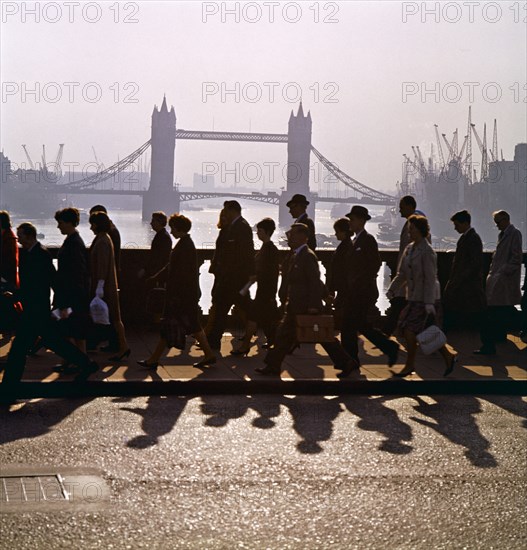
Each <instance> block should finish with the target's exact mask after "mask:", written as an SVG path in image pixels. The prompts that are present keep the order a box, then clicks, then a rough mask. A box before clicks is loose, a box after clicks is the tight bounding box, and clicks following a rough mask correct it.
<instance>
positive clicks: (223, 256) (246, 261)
mask: <svg viewBox="0 0 527 550" xmlns="http://www.w3.org/2000/svg"><path fill="white" fill-rule="evenodd" d="M222 217H224V219H225V224H226V226H225V227H224V228H222V230H221V231H222V232H224V234H223V236H222V238H221V239H218V241H216V250H215V251H214V258H213V259H212V264H213V265H214V275H215V282H214V287H213V289H212V293H213V302H214V304H215V306H216V315H215V317H214V321H213V323H212V327H211V330H210V333H209V334H208V338H209V343H210V346H211V348H213V349H220V344H221V338H222V336H223V330H224V328H225V324H226V322H227V316H228V314H229V311H230V309H231V307H232V306H233V305H234V304H236V305H238V306H240V307H241V308H242V309H245V308H246V307H247V301H248V298H247V297H246V296H241V295H240V290H241V289H242V288H243V287H244V286H245V285H246V284H247V282H248V281H249V278H250V277H251V276H252V275H254V274H255V267H254V242H253V232H252V229H251V226H250V225H249V224H248V223H247V220H245V219H244V218H243V217H242V207H241V206H240V203H239V202H238V201H235V200H229V201H225V202H224V203H223V211H222Z"/></svg>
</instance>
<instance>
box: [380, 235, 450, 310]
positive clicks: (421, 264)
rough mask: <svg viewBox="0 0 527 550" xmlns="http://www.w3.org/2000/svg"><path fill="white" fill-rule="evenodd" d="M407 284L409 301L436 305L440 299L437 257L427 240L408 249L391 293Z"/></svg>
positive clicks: (411, 245) (392, 283)
mask: <svg viewBox="0 0 527 550" xmlns="http://www.w3.org/2000/svg"><path fill="white" fill-rule="evenodd" d="M405 283H406V299H407V300H408V301H411V302H424V303H425V304H435V302H436V300H438V299H439V298H440V291H439V281H438V280H437V255H436V253H435V252H434V249H433V248H432V247H431V245H430V243H429V242H428V241H427V240H426V239H423V240H422V241H421V242H420V243H419V244H417V245H416V244H415V243H410V244H409V245H408V246H407V247H406V249H405V251H404V254H403V257H402V258H401V262H400V264H399V268H398V271H397V275H396V276H395V277H394V279H393V281H392V282H391V284H390V288H389V291H391V292H393V293H395V292H396V291H397V289H399V288H400V287H401V286H402V285H404V284H405Z"/></svg>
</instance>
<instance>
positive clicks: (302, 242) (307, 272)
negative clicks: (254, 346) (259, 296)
mask: <svg viewBox="0 0 527 550" xmlns="http://www.w3.org/2000/svg"><path fill="white" fill-rule="evenodd" d="M287 235H288V242H289V246H290V247H291V250H292V251H293V254H294V255H293V257H292V259H291V262H290V268H289V273H288V285H287V299H286V304H285V314H284V316H283V318H282V320H281V321H280V324H279V325H278V329H277V331H276V338H275V343H274V345H273V347H272V348H271V349H270V350H269V351H268V353H267V355H266V357H265V359H264V362H265V363H266V365H265V367H260V368H257V369H256V371H257V372H259V373H261V374H266V375H271V376H272V375H275V376H279V375H280V367H281V365H282V361H283V360H284V357H285V356H286V355H287V353H288V351H289V350H290V349H291V347H292V346H293V345H294V344H295V343H296V342H297V341H298V338H297V325H298V324H297V316H303V315H306V314H308V315H316V314H319V313H321V312H322V294H323V285H322V283H321V281H320V270H319V267H318V260H317V257H316V255H315V253H314V252H313V251H312V250H311V249H310V248H308V246H307V241H308V237H309V229H308V227H307V226H306V225H304V224H302V223H294V224H293V225H292V226H291V229H290V230H289V231H288V233H287ZM300 322H302V321H300ZM315 325H316V323H315V324H313V331H314V332H316V331H315V330H314V329H315ZM324 339H325V340H327V338H324ZM321 344H322V347H323V348H324V349H325V351H326V353H327V354H328V355H329V357H330V358H331V360H332V361H333V363H334V364H335V367H336V368H337V369H338V370H340V371H342V372H341V373H339V375H338V376H339V378H340V377H343V376H347V375H349V374H350V373H351V372H352V371H353V370H356V369H358V368H359V366H358V363H357V362H356V361H354V360H353V359H352V358H351V357H350V356H349V355H348V354H347V353H346V352H345V351H344V348H343V347H342V346H341V345H340V343H339V342H338V340H337V339H336V338H334V337H333V339H332V341H330V342H327V341H326V342H321Z"/></svg>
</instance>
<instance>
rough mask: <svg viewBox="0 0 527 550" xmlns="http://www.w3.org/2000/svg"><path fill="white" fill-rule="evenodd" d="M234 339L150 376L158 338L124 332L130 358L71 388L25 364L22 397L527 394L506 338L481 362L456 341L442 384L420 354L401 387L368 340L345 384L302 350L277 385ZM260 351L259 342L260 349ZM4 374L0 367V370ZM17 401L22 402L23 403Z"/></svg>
mask: <svg viewBox="0 0 527 550" xmlns="http://www.w3.org/2000/svg"><path fill="white" fill-rule="evenodd" d="M238 336H240V335H239V334H236V333H234V335H226V336H224V338H223V341H222V348H221V355H218V361H217V363H216V364H215V365H212V366H210V367H203V368H200V369H198V368H194V367H193V366H192V365H193V363H195V362H196V361H198V360H199V358H200V357H201V356H202V353H201V351H200V350H199V349H198V348H197V347H196V346H195V345H194V344H193V340H192V338H189V339H188V347H187V350H186V351H184V352H180V351H179V350H176V349H172V350H170V351H169V352H168V354H167V356H166V357H164V358H163V359H162V361H161V363H160V366H159V367H158V368H157V369H156V370H155V371H151V370H147V369H144V368H142V367H140V366H139V365H137V363H136V361H137V360H139V359H146V358H148V357H149V354H150V351H151V350H152V349H153V348H154V347H155V344H156V342H157V338H158V333H157V332H156V331H155V330H151V329H148V328H146V327H144V328H143V327H136V328H133V327H132V328H128V329H127V337H128V342H129V344H130V346H131V349H132V354H131V355H130V357H129V358H128V359H127V360H125V361H123V362H122V363H112V362H110V361H108V357H109V355H110V354H106V353H103V352H95V353H93V354H91V356H92V357H93V359H94V360H95V361H97V362H98V363H99V365H100V367H101V370H100V371H99V372H97V373H95V374H93V375H92V376H91V377H90V379H89V381H88V382H86V383H82V384H79V383H74V382H73V378H74V377H73V376H72V375H65V374H59V373H56V372H53V366H54V365H56V364H57V363H59V362H60V358H58V357H57V356H56V355H55V354H53V353H51V352H50V351H45V350H41V351H40V352H39V353H38V355H37V356H36V357H29V358H28V362H27V366H26V370H25V373H24V378H23V382H24V385H23V387H24V390H23V394H24V396H25V397H37V396H41V397H44V396H59V395H60V396H63V395H80V394H91V395H150V394H164V393H167V394H168V393H175V394H193V393H194V394H198V393H202V392H205V393H221V394H227V393H244V394H250V393H287V392H288V391H291V393H316V394H328V395H329V394H339V393H366V394H376V393H377V394H384V393H396V394H416V393H421V392H423V393H482V392H488V393H514V394H516V395H518V394H520V395H523V394H527V344H525V343H523V342H522V341H521V340H520V339H519V338H518V337H516V336H514V335H509V337H508V341H507V342H504V343H502V344H499V346H498V354H497V355H496V356H492V357H482V356H476V355H473V354H472V350H473V349H475V348H477V347H478V345H479V338H478V335H477V334H476V333H453V334H450V335H449V344H450V345H451V346H452V347H453V348H454V349H455V350H456V351H457V352H458V353H459V362H458V365H457V366H456V368H455V369H454V372H453V373H452V374H450V375H449V376H448V377H447V378H444V377H443V371H444V363H443V360H442V358H441V356H440V355H439V354H437V353H435V354H433V355H431V356H425V355H423V354H421V353H420V352H418V357H417V362H416V365H417V372H416V373H414V374H412V375H410V376H408V377H406V378H405V379H403V380H401V379H398V378H395V379H394V378H393V372H397V371H399V370H401V369H402V366H403V364H404V360H405V358H406V353H405V352H404V350H403V349H402V348H401V353H400V355H399V361H398V364H397V365H396V366H395V367H394V368H393V369H389V368H388V367H387V365H386V363H385V361H386V358H385V357H384V356H383V355H382V353H381V352H380V351H379V350H378V349H376V348H374V347H373V346H372V345H371V344H370V343H369V342H368V341H367V340H363V346H362V348H363V349H362V350H361V353H360V359H361V363H362V367H361V370H360V373H353V374H352V375H351V376H349V377H347V378H346V379H344V380H339V379H338V378H337V376H336V375H337V373H338V372H339V371H336V370H335V369H334V368H333V364H332V363H331V361H330V360H329V358H328V356H327V355H326V354H325V352H324V350H323V349H322V348H321V346H319V345H313V344H303V345H302V346H301V347H300V348H299V349H297V350H295V352H294V353H293V354H292V355H289V356H287V358H286V360H285V361H284V363H283V365H282V373H281V377H280V378H278V377H272V378H270V377H267V376H263V375H261V374H258V373H256V372H255V368H256V367H259V366H261V365H262V364H263V358H264V357H265V350H264V349H262V348H261V346H260V345H259V342H258V340H256V339H255V341H254V346H253V347H252V349H251V352H250V354H249V356H247V357H239V356H233V355H230V350H231V349H232V343H234V344H235V346H237V345H238V341H237V337H238ZM260 344H261V341H260ZM8 349H9V343H8V342H5V341H4V342H3V343H2V345H1V346H0V358H4V359H5V356H6V354H7V352H8ZM2 367H3V366H2ZM2 375H3V372H2V374H0V376H2ZM21 397H22V395H21Z"/></svg>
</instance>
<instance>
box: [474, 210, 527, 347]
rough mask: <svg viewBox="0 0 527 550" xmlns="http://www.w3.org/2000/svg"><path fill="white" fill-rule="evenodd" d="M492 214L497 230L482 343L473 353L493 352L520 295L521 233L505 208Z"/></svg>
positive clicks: (508, 322)
mask: <svg viewBox="0 0 527 550" xmlns="http://www.w3.org/2000/svg"><path fill="white" fill-rule="evenodd" d="M492 216H493V218H494V223H495V224H496V226H497V228H498V229H499V230H500V233H499V236H498V244H497V245H496V251H495V252H494V254H493V256H492V263H491V264H490V270H489V274H488V275H487V286H486V295H487V312H486V315H485V318H484V319H483V326H482V328H481V344H482V345H481V347H480V348H479V349H477V350H475V351H474V353H475V354H476V355H494V354H495V353H496V342H498V341H500V340H504V339H505V338H506V337H507V326H508V325H509V324H510V321H511V317H512V315H513V314H514V306H515V305H516V304H519V303H520V302H521V299H522V295H521V289H520V278H521V265H522V234H521V233H520V231H519V230H518V229H516V228H515V227H514V225H512V223H511V218H510V215H509V213H508V212H505V210H498V211H497V212H494V213H493V215H492Z"/></svg>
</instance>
